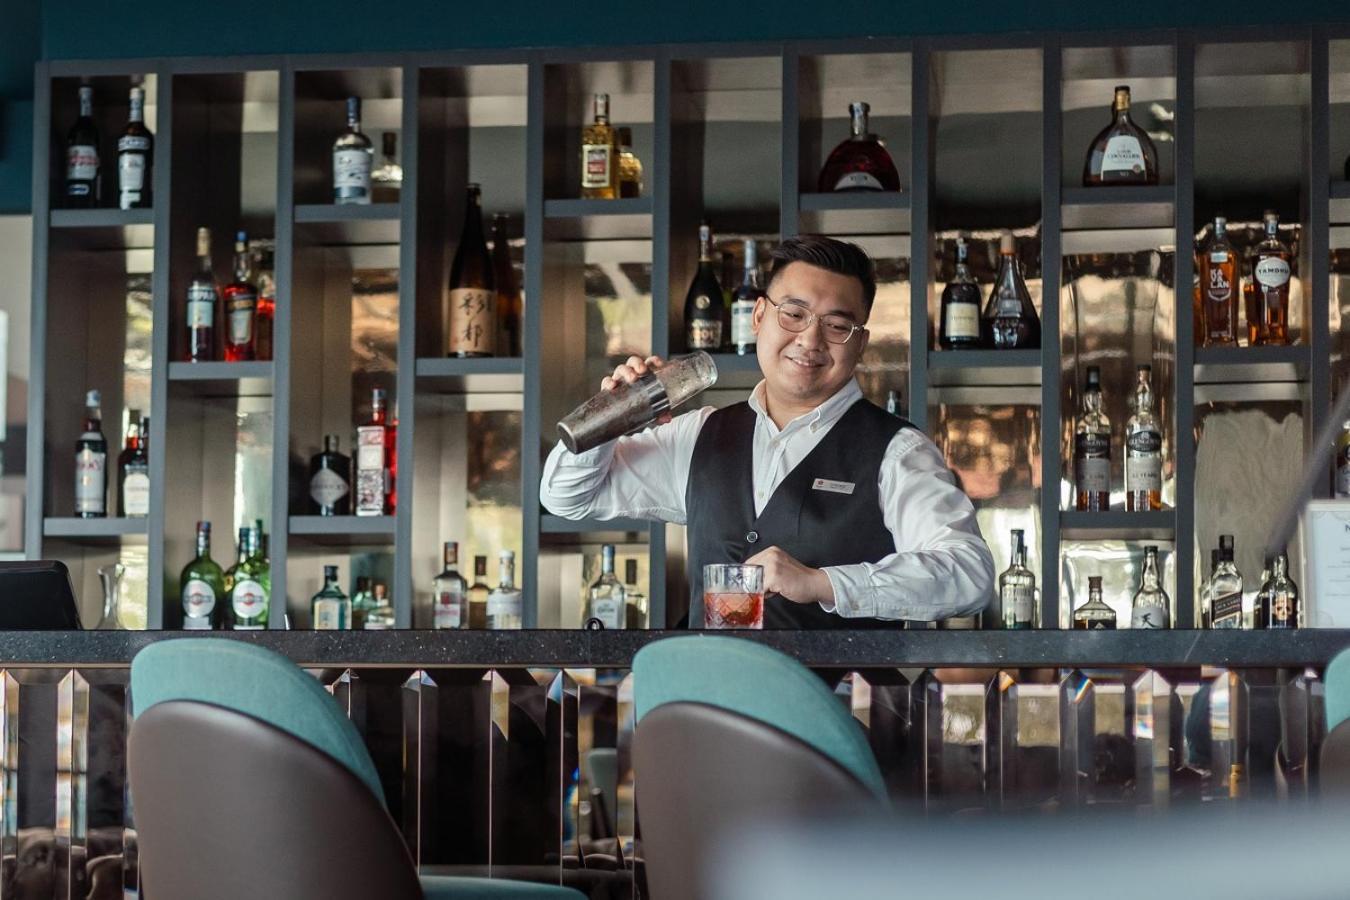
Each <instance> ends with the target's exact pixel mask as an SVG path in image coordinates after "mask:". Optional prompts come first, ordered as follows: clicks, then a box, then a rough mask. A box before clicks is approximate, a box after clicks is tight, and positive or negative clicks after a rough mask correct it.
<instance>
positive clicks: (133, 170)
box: [117, 153, 145, 199]
mask: <svg viewBox="0 0 1350 900" xmlns="http://www.w3.org/2000/svg"><path fill="white" fill-rule="evenodd" d="M117 189H118V190H119V191H121V192H122V193H123V194H134V195H135V196H136V199H139V197H140V193H141V191H143V190H144V189H145V156H144V155H142V154H140V153H123V154H122V155H120V156H118V157H117Z"/></svg>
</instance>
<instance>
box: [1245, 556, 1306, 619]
mask: <svg viewBox="0 0 1350 900" xmlns="http://www.w3.org/2000/svg"><path fill="white" fill-rule="evenodd" d="M1256 604H1257V605H1256V610H1255V611H1254V615H1253V617H1252V618H1253V623H1252V625H1253V627H1254V628H1271V629H1290V628H1297V627H1298V614H1299V601H1298V585H1297V584H1295V583H1294V580H1293V579H1292V578H1290V577H1289V557H1288V555H1286V554H1285V553H1283V552H1281V553H1278V554H1276V555H1275V556H1274V557H1273V558H1272V560H1271V572H1270V577H1269V578H1268V579H1266V580H1265V583H1264V584H1262V585H1261V591H1260V593H1258V594H1257V595H1256Z"/></svg>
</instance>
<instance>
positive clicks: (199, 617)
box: [178, 522, 225, 630]
mask: <svg viewBox="0 0 1350 900" xmlns="http://www.w3.org/2000/svg"><path fill="white" fill-rule="evenodd" d="M178 584H179V591H180V597H181V599H182V601H183V627H184V628H187V629H195V630H206V629H211V628H219V627H220V626H221V622H222V621H223V619H224V615H225V573H224V572H222V571H221V570H220V566H218V565H217V564H216V561H215V560H214V559H212V558H211V523H210V522H198V523H197V558H196V559H194V560H193V561H192V562H190V563H188V564H187V565H186V566H185V567H184V568H183V574H182V576H181V577H180V578H179V580H178Z"/></svg>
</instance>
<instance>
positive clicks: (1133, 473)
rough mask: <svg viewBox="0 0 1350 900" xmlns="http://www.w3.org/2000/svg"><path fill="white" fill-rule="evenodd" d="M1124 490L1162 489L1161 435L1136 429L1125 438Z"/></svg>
mask: <svg viewBox="0 0 1350 900" xmlns="http://www.w3.org/2000/svg"><path fill="white" fill-rule="evenodd" d="M1125 449H1126V453H1125V490H1127V491H1130V492H1131V493H1134V492H1138V491H1160V490H1162V435H1161V434H1159V433H1158V432H1156V431H1136V432H1135V433H1134V434H1132V435H1130V436H1129V437H1127V438H1126V439H1125Z"/></svg>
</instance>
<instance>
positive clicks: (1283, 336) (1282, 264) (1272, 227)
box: [1247, 210, 1293, 346]
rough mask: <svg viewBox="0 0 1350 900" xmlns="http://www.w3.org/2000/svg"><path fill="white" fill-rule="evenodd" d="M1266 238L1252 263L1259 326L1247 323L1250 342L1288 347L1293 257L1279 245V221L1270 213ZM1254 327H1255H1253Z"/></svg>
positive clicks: (1277, 216)
mask: <svg viewBox="0 0 1350 900" xmlns="http://www.w3.org/2000/svg"><path fill="white" fill-rule="evenodd" d="M1264 225H1265V232H1266V237H1265V240H1263V241H1262V242H1261V243H1260V244H1259V245H1257V247H1256V256H1255V257H1254V258H1253V259H1252V280H1251V285H1252V293H1253V294H1254V298H1253V300H1254V303H1253V306H1254V307H1255V309H1256V314H1257V318H1256V322H1255V323H1253V322H1251V321H1250V319H1249V321H1248V323H1247V327H1248V338H1249V340H1250V342H1251V343H1252V344H1253V345H1255V344H1275V345H1279V346H1283V345H1285V344H1288V343H1289V278H1290V276H1291V274H1292V273H1293V270H1292V268H1291V266H1290V262H1291V260H1292V259H1293V256H1292V255H1291V254H1290V252H1289V248H1288V247H1286V246H1285V245H1284V244H1283V243H1282V242H1281V241H1280V217H1279V215H1278V214H1276V213H1274V212H1272V211H1270V210H1267V211H1266V215H1265V223H1264ZM1253 325H1254V327H1253Z"/></svg>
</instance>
